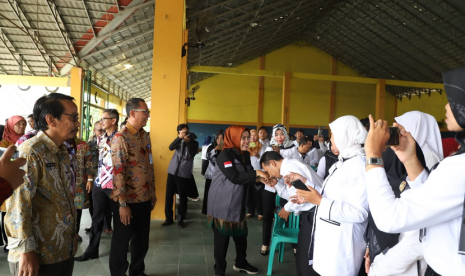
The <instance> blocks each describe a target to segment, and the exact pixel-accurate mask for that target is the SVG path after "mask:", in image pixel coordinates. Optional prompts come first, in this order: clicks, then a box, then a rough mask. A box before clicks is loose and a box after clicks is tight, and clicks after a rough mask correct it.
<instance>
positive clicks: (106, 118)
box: [101, 118, 116, 121]
mask: <svg viewBox="0 0 465 276" xmlns="http://www.w3.org/2000/svg"><path fill="white" fill-rule="evenodd" d="M112 119H116V118H102V119H101V120H102V121H103V120H112Z"/></svg>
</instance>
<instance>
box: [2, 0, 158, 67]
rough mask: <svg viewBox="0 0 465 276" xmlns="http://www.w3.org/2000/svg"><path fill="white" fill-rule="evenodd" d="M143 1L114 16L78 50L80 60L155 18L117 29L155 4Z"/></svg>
mask: <svg viewBox="0 0 465 276" xmlns="http://www.w3.org/2000/svg"><path fill="white" fill-rule="evenodd" d="M9 1H10V0H9ZM144 1H145V0H133V1H132V2H131V3H130V4H129V5H128V6H127V7H126V8H125V9H124V10H123V11H121V12H119V13H117V14H115V15H114V18H113V19H112V20H111V21H110V22H109V23H108V24H107V25H106V26H105V27H103V28H102V29H101V30H100V32H99V33H98V36H94V37H93V38H92V39H91V40H90V41H89V42H87V43H86V45H84V47H82V48H81V49H80V50H79V53H78V56H79V57H80V58H81V57H84V56H86V55H87V54H89V53H90V52H92V51H93V50H94V49H95V48H96V47H97V46H98V45H100V43H102V42H103V41H104V40H106V39H108V38H109V37H111V36H112V35H113V34H114V33H115V32H122V31H124V30H127V29H129V28H132V27H134V26H138V25H140V24H144V23H146V22H148V21H151V20H152V21H153V19H154V17H155V16H153V17H150V18H146V19H144V20H141V21H137V22H135V23H134V24H131V25H128V26H125V27H122V28H120V29H117V28H118V27H119V26H120V25H121V24H122V23H123V22H124V21H125V20H126V19H127V18H128V17H129V16H131V14H132V13H133V12H135V11H136V10H138V9H140V8H144V7H146V6H149V5H153V4H154V3H155V0H148V1H147V2H145V3H143V2H144ZM71 68H72V66H70V65H68V66H63V68H62V69H61V75H66V74H68V73H69V72H70V71H71Z"/></svg>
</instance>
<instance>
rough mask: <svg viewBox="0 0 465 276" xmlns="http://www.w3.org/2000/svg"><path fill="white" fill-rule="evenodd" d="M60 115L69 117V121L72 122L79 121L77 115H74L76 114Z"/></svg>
mask: <svg viewBox="0 0 465 276" xmlns="http://www.w3.org/2000/svg"><path fill="white" fill-rule="evenodd" d="M61 114H63V115H67V116H69V117H71V121H73V122H77V121H79V115H76V114H68V113H61Z"/></svg>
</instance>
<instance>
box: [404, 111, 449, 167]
mask: <svg viewBox="0 0 465 276" xmlns="http://www.w3.org/2000/svg"><path fill="white" fill-rule="evenodd" d="M395 120H396V122H397V123H398V124H399V125H401V126H403V127H404V128H405V130H406V131H408V132H410V134H411V135H412V136H413V139H415V141H417V143H418V145H419V146H420V148H421V150H422V151H423V154H424V155H425V161H426V166H427V167H428V168H429V169H431V168H432V167H433V166H434V165H436V164H437V163H439V162H441V161H442V159H444V154H443V152H442V139H441V132H440V131H439V127H438V123H437V122H436V119H435V118H434V117H433V116H431V115H429V114H426V113H423V112H420V111H410V112H407V113H404V115H402V116H399V117H396V118H395Z"/></svg>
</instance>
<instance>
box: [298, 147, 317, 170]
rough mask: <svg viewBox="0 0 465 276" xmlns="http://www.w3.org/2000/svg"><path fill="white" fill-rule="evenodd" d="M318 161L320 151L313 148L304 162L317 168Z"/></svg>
mask: <svg viewBox="0 0 465 276" xmlns="http://www.w3.org/2000/svg"><path fill="white" fill-rule="evenodd" d="M318 160H319V158H318V149H316V148H312V149H311V150H310V151H309V152H307V156H305V159H304V160H303V161H302V162H304V163H306V164H307V165H310V166H315V167H317V164H318Z"/></svg>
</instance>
